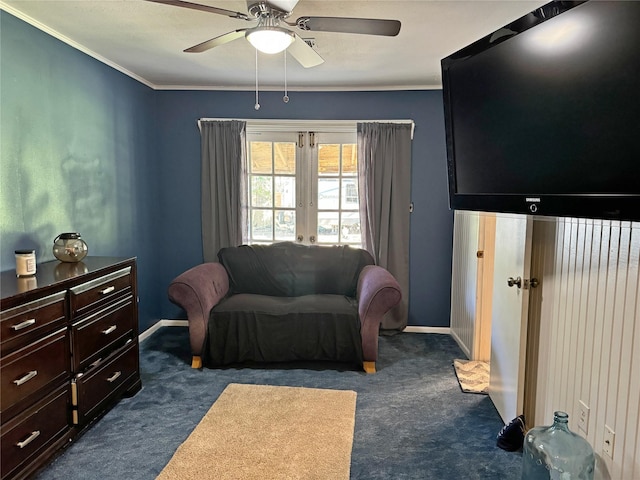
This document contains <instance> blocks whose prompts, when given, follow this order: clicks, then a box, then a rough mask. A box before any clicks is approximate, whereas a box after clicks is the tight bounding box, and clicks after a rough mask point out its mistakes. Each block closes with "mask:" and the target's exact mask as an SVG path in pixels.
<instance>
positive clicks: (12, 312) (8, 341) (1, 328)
mask: <svg viewBox="0 0 640 480" xmlns="http://www.w3.org/2000/svg"><path fill="white" fill-rule="evenodd" d="M65 294H66V292H65V291H62V292H58V293H54V294H53V295H49V296H47V297H44V298H39V299H37V300H33V301H31V302H28V303H25V304H23V305H20V306H19V307H15V308H11V309H9V310H5V311H3V312H0V342H1V343H0V351H1V352H2V354H3V355H5V354H7V353H9V352H11V351H14V350H17V349H19V348H21V347H24V346H25V345H27V344H28V343H30V342H32V341H34V340H35V339H36V338H37V337H41V336H42V335H46V334H47V333H49V332H52V331H54V330H55V329H56V328H58V327H61V326H63V325H64V324H65V322H66V319H65Z"/></svg>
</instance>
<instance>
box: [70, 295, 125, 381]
mask: <svg viewBox="0 0 640 480" xmlns="http://www.w3.org/2000/svg"><path fill="white" fill-rule="evenodd" d="M135 321H136V316H135V309H134V304H133V297H132V296H129V297H125V298H124V299H122V300H119V301H118V302H116V303H114V304H113V305H109V306H108V307H106V308H103V309H102V310H98V311H97V312H95V313H93V314H91V315H90V316H88V317H85V318H84V319H82V320H80V321H78V322H76V323H74V324H73V325H72V329H71V352H72V353H71V355H72V357H73V371H74V372H77V373H79V372H82V371H83V370H85V369H86V368H87V367H88V366H89V365H90V364H91V363H92V362H95V361H96V360H98V359H100V358H104V357H105V356H106V355H108V354H109V352H110V351H112V350H115V349H116V348H118V347H121V346H122V345H124V343H125V342H126V341H127V340H129V339H132V338H133V331H134V326H135Z"/></svg>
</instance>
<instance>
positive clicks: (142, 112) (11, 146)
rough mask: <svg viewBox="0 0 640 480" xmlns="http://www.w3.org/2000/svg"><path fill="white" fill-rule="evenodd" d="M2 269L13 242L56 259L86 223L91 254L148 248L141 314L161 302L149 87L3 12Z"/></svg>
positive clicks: (10, 262)
mask: <svg viewBox="0 0 640 480" xmlns="http://www.w3.org/2000/svg"><path fill="white" fill-rule="evenodd" d="M0 22H1V31H2V39H1V42H0V48H1V51H0V62H1V63H0V67H1V68H0V69H1V78H0V101H1V106H2V109H1V117H0V122H1V123H0V135H1V137H0V158H1V162H0V233H1V242H2V243H1V248H0V268H1V269H2V270H10V269H13V268H14V265H15V263H14V255H13V251H14V250H15V249H18V248H34V249H35V250H36V255H37V259H38V261H46V260H52V259H53V258H54V257H53V254H52V252H51V247H52V245H53V239H54V238H55V237H56V235H58V234H59V233H62V232H79V233H80V234H82V237H83V239H84V240H85V241H86V242H87V244H88V245H89V254H90V255H116V256H135V255H137V256H138V257H139V264H140V267H141V271H140V274H139V277H140V279H139V280H140V281H139V283H140V290H141V313H142V315H141V317H142V318H147V317H149V318H150V317H153V316H157V313H155V312H154V311H153V310H154V307H155V305H157V302H155V301H151V299H150V297H151V296H152V294H153V292H152V287H151V285H152V281H153V280H152V279H153V278H154V277H155V276H154V275H153V274H152V273H151V271H150V269H151V268H153V266H152V259H153V258H154V257H153V256H152V255H153V252H152V251H151V252H149V256H147V255H146V253H147V249H148V248H149V246H151V250H153V243H151V242H150V241H149V240H150V238H153V237H152V236H151V235H150V233H152V229H151V228H150V226H151V223H152V222H151V219H150V217H151V215H150V213H149V211H148V207H149V205H150V204H151V203H153V202H152V199H153V198H154V197H155V193H154V189H155V188H156V187H155V184H156V183H157V182H155V181H154V180H153V178H154V176H155V175H156V173H155V172H154V171H153V170H152V169H151V168H148V165H153V163H152V162H151V160H153V152H152V147H153V145H154V142H153V138H154V135H155V133H154V131H153V129H152V128H151V127H152V126H151V125H149V121H150V119H153V118H154V115H153V94H154V92H153V91H152V90H151V89H149V88H148V87H146V86H144V85H142V84H140V83H139V82H137V81H134V80H132V79H130V78H128V77H126V76H125V75H122V74H121V73H119V72H117V71H115V70H113V69H112V68H109V67H107V66H106V65H104V64H102V63H100V62H98V61H96V60H94V59H93V58H91V57H89V56H87V55H85V54H83V53H80V52H79V51H77V50H75V49H72V48H70V47H69V46H67V45H65V44H63V43H62V42H60V41H58V40H56V39H54V38H52V37H50V36H49V35H47V34H45V33H43V32H41V31H39V30H37V29H35V28H33V27H31V26H29V25H27V24H26V23H24V22H22V21H20V20H17V19H16V18H14V17H13V16H11V15H10V14H8V13H6V12H4V11H2V12H0Z"/></svg>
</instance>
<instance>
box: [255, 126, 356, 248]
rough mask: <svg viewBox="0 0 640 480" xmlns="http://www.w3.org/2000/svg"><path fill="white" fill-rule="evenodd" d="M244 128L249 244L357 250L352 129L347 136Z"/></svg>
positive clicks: (343, 133)
mask: <svg viewBox="0 0 640 480" xmlns="http://www.w3.org/2000/svg"><path fill="white" fill-rule="evenodd" d="M279 123H280V122H279ZM285 123H286V122H285ZM292 126H294V125H292ZM297 126H299V127H300V125H297ZM316 126H317V125H316ZM247 127H248V128H247V156H248V167H249V171H248V176H249V179H248V183H247V185H248V187H249V195H248V197H249V205H248V217H247V219H248V222H249V225H248V227H249V228H248V235H249V238H248V243H272V242H281V241H295V242H300V243H305V244H320V245H344V244H349V245H353V246H357V247H360V246H361V243H362V238H361V234H360V217H359V199H358V170H357V166H358V159H357V146H356V133H355V124H352V126H351V127H350V128H348V130H349V131H324V130H327V128H326V127H325V128H320V130H321V131H311V130H309V129H305V130H301V129H295V130H294V129H293V128H291V129H290V131H270V130H269V128H268V127H267V128H260V126H252V127H251V128H250V127H249V125H248V126H247ZM302 127H310V125H302ZM338 130H340V129H338ZM342 130H345V129H344V128H343V129H342Z"/></svg>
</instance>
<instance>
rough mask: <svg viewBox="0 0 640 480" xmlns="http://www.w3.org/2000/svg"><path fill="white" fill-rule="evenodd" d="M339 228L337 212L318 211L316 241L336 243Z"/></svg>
mask: <svg viewBox="0 0 640 480" xmlns="http://www.w3.org/2000/svg"><path fill="white" fill-rule="evenodd" d="M339 230H340V220H339V218H338V212H318V242H320V243H334V244H337V243H338V233H339Z"/></svg>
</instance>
